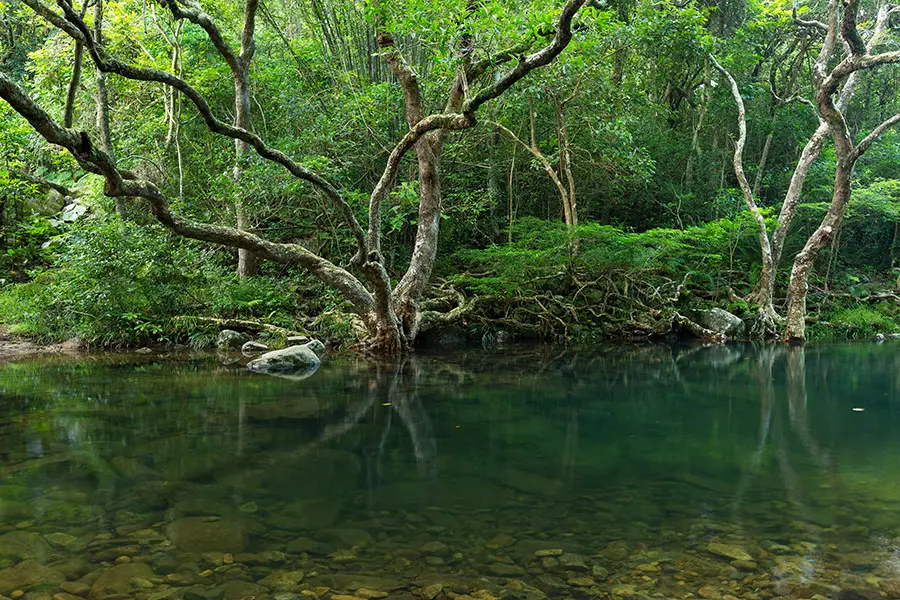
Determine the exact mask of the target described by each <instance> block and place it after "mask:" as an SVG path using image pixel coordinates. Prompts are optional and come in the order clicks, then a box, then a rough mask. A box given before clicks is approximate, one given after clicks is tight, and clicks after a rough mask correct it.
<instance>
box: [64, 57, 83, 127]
mask: <svg viewBox="0 0 900 600" xmlns="http://www.w3.org/2000/svg"><path fill="white" fill-rule="evenodd" d="M83 55H84V45H83V44H82V43H81V42H75V59H74V64H73V65H72V77H71V78H70V79H69V89H68V92H67V93H66V108H65V111H64V116H63V127H72V123H73V122H74V121H75V96H76V95H77V93H78V85H79V84H80V83H81V59H82V56H83Z"/></svg>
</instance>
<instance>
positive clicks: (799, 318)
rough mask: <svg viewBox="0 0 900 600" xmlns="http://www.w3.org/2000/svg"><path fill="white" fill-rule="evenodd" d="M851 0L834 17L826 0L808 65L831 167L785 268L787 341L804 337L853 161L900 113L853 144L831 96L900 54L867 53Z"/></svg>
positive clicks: (848, 191) (881, 21) (884, 10)
mask: <svg viewBox="0 0 900 600" xmlns="http://www.w3.org/2000/svg"><path fill="white" fill-rule="evenodd" d="M857 2H858V0H844V2H843V8H844V11H843V14H842V15H841V19H840V23H839V22H838V18H837V0H831V2H830V3H829V19H828V35H827V36H826V43H825V44H824V45H823V50H822V52H821V53H820V55H819V58H818V60H817V61H816V64H815V67H814V75H815V83H816V105H817V106H818V108H819V112H820V113H821V114H822V117H823V118H824V120H825V122H826V123H827V126H828V129H829V131H830V132H831V137H832V139H833V140H834V146H835V156H836V159H837V167H836V168H835V174H834V190H833V193H832V197H831V203H830V204H829V206H828V211H827V212H826V213H825V217H824V218H823V219H822V222H821V223H820V224H819V226H818V227H817V228H816V230H815V231H814V232H813V233H812V235H810V237H809V238H808V239H807V241H806V244H805V245H804V246H803V250H801V251H800V253H799V254H797V256H796V258H795V259H794V264H793V266H792V268H791V280H790V283H789V286H788V308H787V328H786V331H785V339H786V341H788V342H802V341H804V340H805V339H806V296H807V291H808V289H809V276H810V273H811V271H812V268H813V265H814V263H815V260H816V258H817V257H818V255H819V252H821V250H822V249H823V248H824V247H825V246H826V245H828V244H829V243H830V242H832V240H833V239H834V236H835V233H836V232H837V230H838V228H839V227H840V225H841V223H842V222H843V218H844V213H845V212H846V209H847V203H848V202H849V200H850V194H851V181H852V178H853V170H854V167H855V166H856V161H857V160H859V158H860V156H862V155H863V154H864V153H865V152H866V151H867V150H868V149H869V148H870V147H871V145H872V143H874V142H875V141H876V140H877V139H878V138H879V137H880V136H881V135H882V134H883V133H884V132H885V131H887V129H889V128H890V127H893V126H894V125H896V124H897V123H898V122H900V115H894V116H893V117H891V118H889V119H887V120H885V121H884V122H883V123H881V124H880V125H879V126H878V127H876V128H875V129H874V130H873V131H872V132H871V133H870V134H869V135H868V136H866V137H865V138H864V139H863V140H862V141H860V142H859V144H858V145H855V146H854V143H853V138H852V135H851V133H850V130H849V129H848V127H847V122H846V120H845V119H844V115H843V110H842V108H843V107H842V106H840V104H841V102H840V101H839V102H838V103H837V104H836V103H835V101H834V95H835V94H836V93H837V90H838V88H839V87H840V85H841V84H842V83H844V82H845V81H847V80H848V78H850V77H852V76H854V75H856V74H857V73H858V72H859V71H861V70H864V69H869V68H873V67H876V66H879V65H882V64H891V63H895V62H898V61H900V56H896V55H895V53H884V54H879V55H872V54H869V49H870V48H873V47H874V46H875V45H876V44H877V42H876V43H872V40H870V44H869V45H868V46H867V45H866V44H864V43H863V41H862V38H861V36H860V35H859V32H858V31H857V29H856V15H857ZM889 14H890V10H889V9H888V8H885V7H882V9H881V10H880V11H879V17H878V21H877V23H876V30H875V33H874V34H873V36H872V37H873V39H876V38H877V37H878V35H879V29H883V27H884V23H886V21H887V16H888V15H889ZM838 32H839V33H840V36H841V37H842V38H843V40H844V42H845V44H846V47H847V49H848V51H849V55H848V56H846V57H845V58H844V59H843V60H841V61H840V62H839V63H838V64H837V65H836V66H835V67H834V68H833V69H832V70H831V71H830V72H827V73H826V70H825V69H826V66H827V64H828V59H829V57H830V50H831V49H830V47H829V40H831V44H833V43H834V42H833V40H834V39H836V38H837V35H838ZM847 88H848V85H847V84H846V83H845V85H844V89H845V90H846V89H847ZM850 95H852V88H851V89H850V90H849V92H848V95H847V102H849V98H850ZM841 96H842V98H841V99H843V96H844V94H843V93H842V94H841Z"/></svg>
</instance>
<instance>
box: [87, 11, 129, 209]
mask: <svg viewBox="0 0 900 600" xmlns="http://www.w3.org/2000/svg"><path fill="white" fill-rule="evenodd" d="M94 43H95V44H96V45H98V46H101V47H102V46H103V0H96V4H95V5H94ZM96 85H97V95H96V97H95V98H94V103H95V105H96V107H97V131H98V132H99V133H100V144H101V145H102V146H103V151H104V152H105V153H106V154H108V155H109V156H110V157H114V156H115V154H114V153H113V147H112V134H111V133H110V130H109V93H108V91H107V89H106V74H105V73H104V72H103V71H102V70H101V69H97V76H96ZM115 202H116V213H118V215H119V218H121V219H122V220H125V219H126V218H127V217H128V211H127V209H126V208H125V198H124V197H122V196H117V197H116V198H115Z"/></svg>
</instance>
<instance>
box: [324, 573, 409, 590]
mask: <svg viewBox="0 0 900 600" xmlns="http://www.w3.org/2000/svg"><path fill="white" fill-rule="evenodd" d="M309 583H311V584H314V585H322V586H325V587H329V588H332V589H335V590H344V591H348V592H354V591H356V590H359V589H363V588H364V589H367V590H375V591H376V592H391V591H393V590H396V589H400V588H402V587H405V586H404V585H403V583H401V582H400V581H397V580H396V579H388V578H387V577H377V576H375V575H359V574H353V573H335V574H333V575H322V576H320V577H317V578H316V579H314V580H311V581H310V582H309Z"/></svg>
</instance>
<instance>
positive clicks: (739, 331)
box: [697, 308, 746, 337]
mask: <svg viewBox="0 0 900 600" xmlns="http://www.w3.org/2000/svg"><path fill="white" fill-rule="evenodd" d="M697 317H698V320H699V321H700V324H701V325H703V326H704V327H706V328H707V329H710V330H712V331H715V332H716V333H722V334H724V335H727V336H728V337H741V336H743V335H744V332H745V330H746V328H745V326H744V321H743V320H742V319H741V318H740V317H738V316H737V315H733V314H731V313H730V312H728V311H727V310H723V309H721V308H712V309H710V310H704V311H700V312H699V313H698V315H697Z"/></svg>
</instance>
